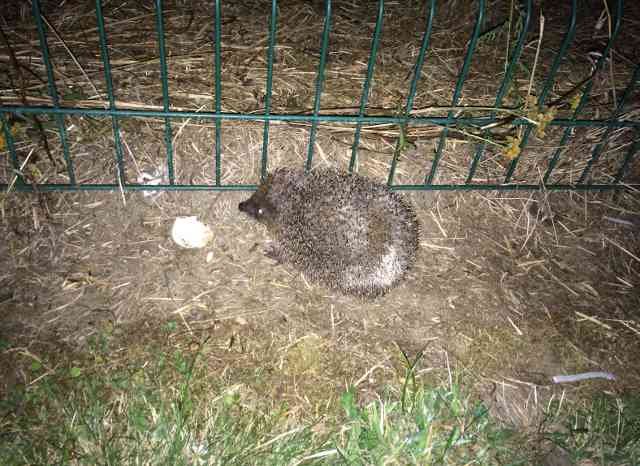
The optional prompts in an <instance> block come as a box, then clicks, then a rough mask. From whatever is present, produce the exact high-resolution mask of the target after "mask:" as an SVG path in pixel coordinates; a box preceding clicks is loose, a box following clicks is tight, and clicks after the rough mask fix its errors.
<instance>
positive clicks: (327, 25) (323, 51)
mask: <svg viewBox="0 0 640 466" xmlns="http://www.w3.org/2000/svg"><path fill="white" fill-rule="evenodd" d="M330 31H331V0H325V2H324V28H323V30H322V45H321V47H320V63H319V64H318V74H317V77H316V96H315V102H314V104H313V116H314V117H317V116H318V114H319V113H320V97H321V96H322V84H323V82H324V71H325V67H326V63H327V52H328V50H329V32H330ZM317 129H318V120H313V121H312V122H311V131H309V148H308V151H307V162H306V164H305V167H304V171H305V172H308V171H309V170H311V162H312V161H313V145H314V143H315V142H316V131H317Z"/></svg>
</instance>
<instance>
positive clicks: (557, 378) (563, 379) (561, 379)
mask: <svg viewBox="0 0 640 466" xmlns="http://www.w3.org/2000/svg"><path fill="white" fill-rule="evenodd" d="M588 379H607V380H616V376H615V375H613V374H612V373H611V372H583V373H581V374H574V375H554V376H553V378H552V380H553V383H569V382H579V381H581V380H588Z"/></svg>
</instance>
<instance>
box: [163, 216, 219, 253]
mask: <svg viewBox="0 0 640 466" xmlns="http://www.w3.org/2000/svg"><path fill="white" fill-rule="evenodd" d="M212 237H213V232H212V231H211V228H209V227H208V226H207V225H205V224H204V223H202V222H201V221H200V220H198V217H196V216H192V217H177V218H176V220H175V221H174V222H173V227H172V228H171V238H173V241H175V243H176V244H177V245H178V246H181V247H183V248H187V249H197V248H203V247H205V246H206V245H207V243H208V242H209V241H210V240H211V238H212Z"/></svg>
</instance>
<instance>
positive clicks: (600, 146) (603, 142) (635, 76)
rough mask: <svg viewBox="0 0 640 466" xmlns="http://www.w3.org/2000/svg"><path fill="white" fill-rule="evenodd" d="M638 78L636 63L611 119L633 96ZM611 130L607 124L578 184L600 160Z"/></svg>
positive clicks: (638, 66) (620, 111)
mask: <svg viewBox="0 0 640 466" xmlns="http://www.w3.org/2000/svg"><path fill="white" fill-rule="evenodd" d="M638 78H640V65H636V67H635V69H634V70H633V76H631V80H630V81H629V84H628V85H627V87H626V89H625V90H624V92H623V93H622V96H620V99H618V105H617V106H616V108H615V110H614V111H613V112H612V113H611V121H616V120H617V119H618V117H619V116H620V115H621V114H622V111H623V109H624V104H625V102H626V101H627V99H628V98H629V97H630V96H631V93H632V92H633V91H634V89H635V87H636V83H637V82H638ZM611 131H613V126H607V129H606V130H605V132H604V135H603V136H602V139H601V140H600V142H599V143H598V144H596V146H595V147H594V148H593V152H592V155H591V159H590V160H589V162H587V166H586V167H585V169H584V171H583V172H582V174H581V175H580V178H579V179H578V184H580V183H584V181H585V180H586V179H587V177H588V176H589V173H590V172H591V168H592V167H593V164H594V163H596V162H597V161H598V159H599V158H600V155H601V154H602V150H603V149H604V147H605V145H606V144H607V141H608V140H609V135H610V134H611Z"/></svg>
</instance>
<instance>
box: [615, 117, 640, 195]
mask: <svg viewBox="0 0 640 466" xmlns="http://www.w3.org/2000/svg"><path fill="white" fill-rule="evenodd" d="M633 131H634V133H635V135H636V137H635V141H634V143H633V144H631V147H629V151H628V152H627V155H626V156H625V158H624V160H623V161H622V164H621V165H620V168H619V169H618V173H616V177H615V179H614V180H613V184H620V183H621V182H622V178H623V177H624V175H625V174H626V173H627V169H628V168H629V165H630V164H631V160H632V159H633V157H634V156H635V155H636V152H638V150H639V149H640V130H639V129H638V128H634V129H633Z"/></svg>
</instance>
